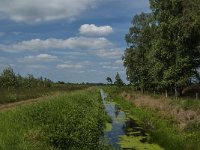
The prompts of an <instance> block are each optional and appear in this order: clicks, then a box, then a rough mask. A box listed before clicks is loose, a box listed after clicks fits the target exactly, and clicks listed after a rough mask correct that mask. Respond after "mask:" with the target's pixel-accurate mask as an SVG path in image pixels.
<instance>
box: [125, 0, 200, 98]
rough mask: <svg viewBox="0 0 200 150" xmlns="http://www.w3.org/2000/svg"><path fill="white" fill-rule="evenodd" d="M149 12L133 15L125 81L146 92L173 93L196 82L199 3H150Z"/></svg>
mask: <svg viewBox="0 0 200 150" xmlns="http://www.w3.org/2000/svg"><path fill="white" fill-rule="evenodd" d="M150 6H151V9H152V13H150V14H145V13H141V14H139V15H136V16H134V18H133V21H132V27H131V28H130V29H129V33H128V34H127V35H126V38H125V40H126V42H127V44H128V47H127V48H126V50H125V53H124V57H123V60H124V66H125V67H126V73H127V79H128V80H129V81H130V83H131V84H132V85H135V86H136V87H138V88H140V89H141V91H142V92H143V91H144V89H147V90H152V89H153V90H154V91H155V89H157V90H162V91H163V90H165V91H166V96H167V95H168V91H172V90H174V91H175V95H176V96H177V95H178V93H179V95H180V94H181V91H182V89H183V88H184V87H187V86H188V85H190V84H191V80H193V79H194V78H195V80H199V79H200V78H199V72H198V68H199V67H200V3H199V1H198V0H167V1H166V0H150Z"/></svg>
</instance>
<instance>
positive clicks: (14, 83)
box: [0, 67, 53, 91]
mask: <svg viewBox="0 0 200 150" xmlns="http://www.w3.org/2000/svg"><path fill="white" fill-rule="evenodd" d="M52 83H53V82H52V81H51V80H49V79H47V78H43V77H40V78H35V77H34V76H33V75H32V74H28V75H27V76H26V77H22V76H21V75H20V74H15V72H14V71H13V69H12V68H11V67H8V68H5V69H4V70H3V72H2V73H1V75H0V88H2V89H7V90H8V91H9V90H10V89H18V88H25V89H27V88H36V87H50V86H51V85H52Z"/></svg>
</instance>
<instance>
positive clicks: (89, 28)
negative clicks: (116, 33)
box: [79, 24, 113, 36]
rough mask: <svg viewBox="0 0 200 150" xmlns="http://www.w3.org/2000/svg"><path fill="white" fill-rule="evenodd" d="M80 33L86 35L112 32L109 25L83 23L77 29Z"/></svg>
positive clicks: (103, 34)
mask: <svg viewBox="0 0 200 150" xmlns="http://www.w3.org/2000/svg"><path fill="white" fill-rule="evenodd" d="M79 32H80V34H82V35H86V36H105V35H108V34H110V33H112V32H113V29H112V27H111V26H99V27H98V26H96V25H94V24H84V25H82V26H81V27H80V29H79Z"/></svg>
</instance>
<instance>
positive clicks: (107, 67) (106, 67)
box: [102, 66, 120, 70]
mask: <svg viewBox="0 0 200 150" xmlns="http://www.w3.org/2000/svg"><path fill="white" fill-rule="evenodd" d="M102 68H103V69H113V70H116V69H120V67H118V66H102Z"/></svg>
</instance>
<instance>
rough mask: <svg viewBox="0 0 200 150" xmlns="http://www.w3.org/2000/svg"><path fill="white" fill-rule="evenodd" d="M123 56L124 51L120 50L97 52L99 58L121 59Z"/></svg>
mask: <svg viewBox="0 0 200 150" xmlns="http://www.w3.org/2000/svg"><path fill="white" fill-rule="evenodd" d="M122 55H123V51H122V50H121V49H120V48H112V49H100V50H98V51H97V56H99V57H103V58H110V59H119V58H121V57H122Z"/></svg>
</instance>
